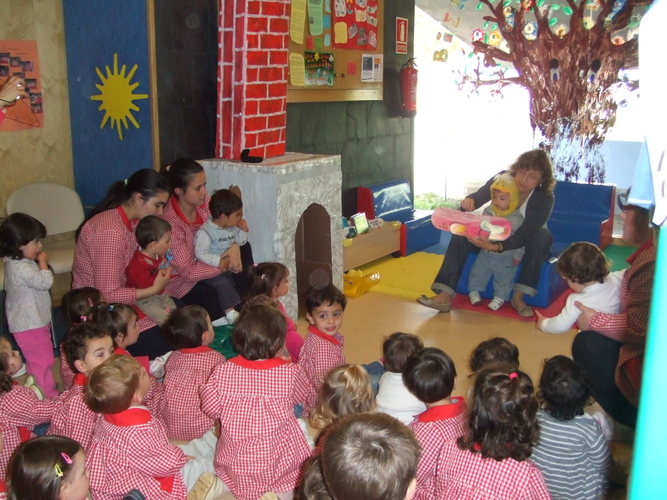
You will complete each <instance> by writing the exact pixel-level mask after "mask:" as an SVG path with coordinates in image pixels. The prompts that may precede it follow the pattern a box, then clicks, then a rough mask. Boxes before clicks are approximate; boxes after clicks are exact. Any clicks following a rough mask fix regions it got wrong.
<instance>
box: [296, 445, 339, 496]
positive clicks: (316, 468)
mask: <svg viewBox="0 0 667 500" xmlns="http://www.w3.org/2000/svg"><path fill="white" fill-rule="evenodd" d="M294 498H296V499H297V500H333V497H332V496H331V494H330V493H329V490H328V489H327V485H326V484H325V483H324V476H322V465H321V464H320V457H319V456H314V457H310V458H309V459H308V460H306V461H305V462H304V464H303V468H302V475H301V484H299V487H298V488H297V491H296V494H295V496H294Z"/></svg>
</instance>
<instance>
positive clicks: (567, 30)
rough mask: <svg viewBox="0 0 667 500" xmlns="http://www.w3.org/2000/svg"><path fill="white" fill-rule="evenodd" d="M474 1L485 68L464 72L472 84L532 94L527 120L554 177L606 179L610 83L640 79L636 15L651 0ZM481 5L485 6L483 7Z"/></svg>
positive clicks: (612, 111) (612, 99) (612, 107)
mask: <svg viewBox="0 0 667 500" xmlns="http://www.w3.org/2000/svg"><path fill="white" fill-rule="evenodd" d="M558 1H561V2H564V3H550V2H549V0H500V1H499V2H498V3H495V4H494V3H492V2H491V1H490V0H479V4H478V6H477V9H478V10H484V9H486V10H487V11H488V12H490V15H485V16H484V18H483V19H484V21H485V23H484V26H483V28H480V29H478V30H475V31H474V32H473V34H472V37H473V47H474V50H475V52H476V53H478V54H481V55H482V57H481V61H483V64H484V65H485V66H487V67H493V68H495V69H494V70H493V71H492V72H491V76H489V73H488V71H483V68H481V64H482V62H480V64H479V65H478V67H477V69H476V70H473V71H472V72H468V73H466V74H465V75H463V81H462V84H463V85H465V86H468V87H472V88H473V89H477V88H479V87H480V86H489V85H491V86H493V91H494V92H502V89H503V88H504V87H505V86H507V85H510V84H519V85H522V86H523V87H525V88H526V89H527V90H528V92H529V94H530V120H531V125H532V126H533V129H535V128H537V129H538V130H539V131H540V133H541V135H542V137H543V139H544V145H545V147H546V148H547V149H548V150H549V151H550V153H551V156H552V158H553V160H554V164H555V167H556V170H557V174H558V176H559V178H562V179H566V180H569V179H576V178H577V177H580V176H583V177H584V178H586V179H587V180H588V182H601V181H603V180H604V164H603V161H602V156H601V155H600V151H599V148H600V146H601V144H602V142H603V141H604V139H605V137H606V135H607V132H608V131H609V129H610V128H611V127H612V126H613V125H614V122H615V117H616V110H617V106H618V103H617V101H616V96H615V90H616V89H618V88H619V87H626V88H628V89H632V90H635V89H637V87H638V82H637V81H635V80H631V79H629V78H627V77H626V76H624V72H623V71H622V70H624V69H629V68H635V67H636V66H637V62H638V61H637V53H638V52H637V49H638V40H637V34H638V31H639V20H640V18H641V16H642V15H643V13H644V12H645V10H646V8H647V6H648V5H649V4H650V3H651V0H557V2H558ZM488 12H487V13H488Z"/></svg>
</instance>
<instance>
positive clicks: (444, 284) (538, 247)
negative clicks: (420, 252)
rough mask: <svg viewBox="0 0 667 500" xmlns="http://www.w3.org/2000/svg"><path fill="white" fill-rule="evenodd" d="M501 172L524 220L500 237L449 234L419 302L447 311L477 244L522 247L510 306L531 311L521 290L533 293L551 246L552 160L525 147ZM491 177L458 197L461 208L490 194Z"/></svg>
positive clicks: (492, 247)
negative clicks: (513, 187) (515, 193)
mask: <svg viewBox="0 0 667 500" xmlns="http://www.w3.org/2000/svg"><path fill="white" fill-rule="evenodd" d="M505 172H509V174H510V175H512V176H513V177H514V180H515V182H516V186H517V189H518V190H519V210H520V212H521V214H522V215H523V216H524V220H523V224H521V226H520V227H519V228H518V229H517V230H516V232H515V233H514V234H512V236H510V237H509V238H508V239H507V240H505V241H503V242H493V241H489V240H488V239H482V238H467V237H464V236H458V235H452V240H451V242H450V243H449V246H448V247H447V253H446V254H445V261H444V262H443V264H442V266H441V267H440V271H438V274H437V276H436V277H435V280H434V282H433V285H431V290H433V292H434V293H435V295H433V296H432V297H427V296H425V295H422V296H421V297H419V298H418V299H417V300H418V302H419V303H420V304H423V305H425V306H427V307H431V308H433V309H436V310H438V311H440V312H449V311H450V309H451V306H452V298H453V297H454V295H455V294H456V291H455V290H456V284H457V283H458V281H459V277H460V276H461V272H462V271H463V267H464V265H465V261H466V258H467V256H468V253H469V252H479V250H480V249H484V250H489V251H492V252H494V251H495V252H503V251H505V250H513V249H515V248H521V247H525V250H526V253H525V255H524V258H523V261H522V266H521V271H520V272H519V277H518V278H517V280H516V283H514V293H513V295H512V307H514V309H516V311H517V312H518V313H519V315H521V316H524V317H530V316H532V315H533V310H532V309H531V308H530V307H528V306H527V305H526V303H525V302H524V300H523V295H524V294H527V295H530V296H534V295H535V294H536V293H537V290H536V287H537V282H538V281H539V279H540V270H541V269H542V264H543V263H544V261H545V260H546V258H547V256H548V255H549V251H550V249H551V241H552V238H551V233H550V232H549V230H548V229H547V227H546V223H547V220H548V219H549V216H550V215H551V209H552V208H553V205H554V195H553V189H554V186H555V185H556V181H555V180H554V176H553V168H552V166H551V161H550V160H549V157H548V156H547V154H546V153H545V152H544V151H542V150H541V149H535V150H533V151H527V152H525V153H523V154H522V155H521V156H519V158H517V160H516V161H515V162H514V164H513V165H512V166H511V167H510V168H509V170H508V171H503V172H500V173H501V174H502V173H505ZM495 179H496V176H493V177H492V178H491V179H489V180H488V181H487V182H486V184H485V185H484V186H482V187H481V188H480V189H478V190H477V191H476V192H475V193H473V194H472V195H470V196H468V197H467V198H465V199H464V200H463V201H462V202H461V210H464V211H466V212H470V211H472V210H475V209H476V208H479V207H481V206H482V205H483V204H484V203H486V202H488V201H489V200H490V196H491V184H493V181H494V180H495Z"/></svg>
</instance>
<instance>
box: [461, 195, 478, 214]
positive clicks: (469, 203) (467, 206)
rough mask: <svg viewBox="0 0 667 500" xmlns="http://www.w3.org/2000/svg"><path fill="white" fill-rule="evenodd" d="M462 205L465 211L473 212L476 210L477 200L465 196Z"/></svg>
mask: <svg viewBox="0 0 667 500" xmlns="http://www.w3.org/2000/svg"><path fill="white" fill-rule="evenodd" d="M460 207H461V210H463V211H464V212H472V211H473V210H475V200H473V199H472V198H464V199H463V201H462V202H461V205H460Z"/></svg>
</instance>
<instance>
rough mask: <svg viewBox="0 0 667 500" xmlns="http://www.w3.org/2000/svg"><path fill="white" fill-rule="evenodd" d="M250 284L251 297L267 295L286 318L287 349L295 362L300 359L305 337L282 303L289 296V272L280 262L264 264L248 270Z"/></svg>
mask: <svg viewBox="0 0 667 500" xmlns="http://www.w3.org/2000/svg"><path fill="white" fill-rule="evenodd" d="M248 274H249V276H250V277H249V280H248V281H249V282H250V296H251V297H254V296H257V295H266V296H267V297H270V298H272V299H273V300H274V301H275V302H276V305H277V306H278V308H279V309H280V312H282V313H283V316H285V321H286V322H287V337H286V339H285V347H287V351H288V352H289V354H290V357H291V358H292V361H293V362H295V363H296V362H297V361H298V359H299V353H300V352H301V347H302V346H303V337H301V335H299V332H298V331H297V329H296V323H294V321H292V318H290V317H289V316H288V315H287V313H286V312H285V306H284V305H283V303H282V302H281V301H280V297H284V296H285V295H287V292H288V291H289V285H288V281H287V278H288V277H289V270H288V269H287V267H285V266H284V265H283V264H281V263H280V262H262V263H261V264H257V265H256V266H252V267H250V269H248Z"/></svg>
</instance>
